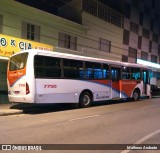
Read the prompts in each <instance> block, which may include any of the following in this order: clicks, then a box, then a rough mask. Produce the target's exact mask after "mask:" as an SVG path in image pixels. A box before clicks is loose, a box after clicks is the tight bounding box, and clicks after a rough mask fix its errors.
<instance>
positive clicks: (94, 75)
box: [85, 62, 103, 79]
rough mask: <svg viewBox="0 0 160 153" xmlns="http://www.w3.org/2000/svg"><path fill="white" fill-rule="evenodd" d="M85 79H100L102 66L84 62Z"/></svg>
mask: <svg viewBox="0 0 160 153" xmlns="http://www.w3.org/2000/svg"><path fill="white" fill-rule="evenodd" d="M85 74H86V78H89V79H101V78H102V77H103V75H102V65H101V64H100V63H92V62H86V73H85Z"/></svg>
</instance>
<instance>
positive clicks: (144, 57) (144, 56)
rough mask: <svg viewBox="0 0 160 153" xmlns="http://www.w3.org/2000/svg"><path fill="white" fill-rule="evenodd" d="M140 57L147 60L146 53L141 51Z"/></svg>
mask: <svg viewBox="0 0 160 153" xmlns="http://www.w3.org/2000/svg"><path fill="white" fill-rule="evenodd" d="M141 59H142V60H145V61H148V53H146V52H143V51H141Z"/></svg>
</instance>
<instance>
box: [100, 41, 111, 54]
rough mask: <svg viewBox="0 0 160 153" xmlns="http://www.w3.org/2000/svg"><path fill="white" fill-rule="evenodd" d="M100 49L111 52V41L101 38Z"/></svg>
mask: <svg viewBox="0 0 160 153" xmlns="http://www.w3.org/2000/svg"><path fill="white" fill-rule="evenodd" d="M99 49H100V50H101V51H106V52H110V49H111V41H109V40H106V39H102V38H100V42H99Z"/></svg>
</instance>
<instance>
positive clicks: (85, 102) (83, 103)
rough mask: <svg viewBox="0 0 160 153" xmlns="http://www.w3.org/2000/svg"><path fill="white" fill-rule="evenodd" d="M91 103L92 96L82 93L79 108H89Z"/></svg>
mask: <svg viewBox="0 0 160 153" xmlns="http://www.w3.org/2000/svg"><path fill="white" fill-rule="evenodd" d="M91 101H92V96H91V94H90V93H89V92H87V91H85V92H82V94H81V95H80V99H79V106H80V107H83V108H85V107H89V106H90V105H91Z"/></svg>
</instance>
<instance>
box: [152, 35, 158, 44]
mask: <svg viewBox="0 0 160 153" xmlns="http://www.w3.org/2000/svg"><path fill="white" fill-rule="evenodd" d="M152 40H153V41H154V42H157V43H158V35H157V34H155V33H153V39H152Z"/></svg>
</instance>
